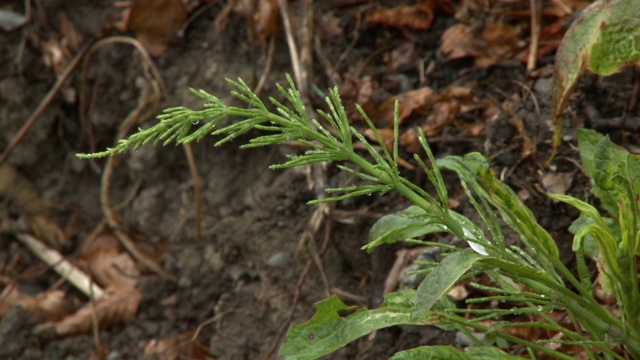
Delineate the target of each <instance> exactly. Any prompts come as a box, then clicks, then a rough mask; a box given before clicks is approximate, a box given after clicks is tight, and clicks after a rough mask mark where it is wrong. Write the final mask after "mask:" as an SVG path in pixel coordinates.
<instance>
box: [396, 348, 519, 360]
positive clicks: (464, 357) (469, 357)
mask: <svg viewBox="0 0 640 360" xmlns="http://www.w3.org/2000/svg"><path fill="white" fill-rule="evenodd" d="M425 359H433V360H436V359H438V360H448V359H450V360H516V359H518V360H521V359H523V358H521V357H518V356H513V355H509V354H507V353H505V352H504V351H502V350H500V349H498V348H495V347H491V346H471V347H468V348H466V349H464V352H463V351H460V350H458V349H455V348H453V347H450V346H421V347H417V348H413V349H410V350H405V351H401V352H399V353H396V354H395V355H394V356H393V357H392V358H391V359H390V360H425Z"/></svg>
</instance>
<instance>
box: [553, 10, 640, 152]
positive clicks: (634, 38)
mask: <svg viewBox="0 0 640 360" xmlns="http://www.w3.org/2000/svg"><path fill="white" fill-rule="evenodd" d="M639 59H640V6H639V5H638V0H598V1H596V2H594V3H593V4H591V5H590V6H588V7H587V8H586V9H585V10H584V11H582V13H581V14H580V15H579V16H578V18H577V19H576V20H575V21H574V23H573V24H572V25H571V27H570V28H569V30H568V31H567V33H566V34H565V36H564V38H563V40H562V43H561V44H560V47H559V48H558V51H557V52H556V62H555V69H554V78H553V114H552V118H553V123H554V126H555V134H554V137H553V146H554V148H557V147H558V146H559V145H560V140H561V135H562V111H563V110H564V108H565V107H566V105H567V101H568V99H569V97H570V96H571V93H573V89H574V88H575V86H576V84H577V82H578V79H579V78H580V76H581V75H582V73H583V72H584V70H588V71H591V72H593V73H595V74H597V75H601V76H608V75H611V74H614V73H616V72H618V71H619V70H620V69H621V68H622V67H623V66H624V65H627V64H634V63H636V64H637V63H638V60H639Z"/></svg>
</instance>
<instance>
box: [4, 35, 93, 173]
mask: <svg viewBox="0 0 640 360" xmlns="http://www.w3.org/2000/svg"><path fill="white" fill-rule="evenodd" d="M93 43H94V41H90V42H89V43H87V45H85V47H83V48H82V50H80V52H79V53H78V54H76V56H75V57H74V58H73V60H71V63H69V65H67V68H66V69H64V72H63V73H62V74H60V76H59V77H58V80H56V83H55V84H54V85H53V87H52V88H51V89H50V90H49V92H48V93H47V95H46V96H45V97H44V99H42V100H41V101H40V104H38V107H37V108H36V109H35V110H34V111H33V113H31V116H29V119H27V121H26V122H25V123H24V125H22V128H20V131H19V132H18V134H16V135H15V136H14V137H13V139H12V140H11V143H10V144H9V146H8V147H7V148H6V149H5V150H4V152H3V153H2V156H1V157H0V165H2V164H3V163H4V162H5V161H6V160H7V158H8V157H9V154H11V152H12V151H13V149H14V148H15V147H16V146H17V145H18V144H19V143H20V141H22V139H23V138H24V137H25V136H26V135H27V133H28V132H29V130H31V127H33V125H34V124H35V123H36V120H38V118H39V117H40V115H42V112H44V109H46V108H47V106H49V104H50V103H51V101H52V100H53V98H54V97H55V96H56V95H57V94H58V92H59V91H60V89H62V86H63V85H64V83H65V82H66V81H67V79H68V78H69V76H70V75H71V73H72V72H73V70H75V68H76V67H77V66H78V64H79V63H80V60H82V58H83V57H84V56H85V54H86V53H87V51H88V50H89V49H90V48H91V46H92V44H93Z"/></svg>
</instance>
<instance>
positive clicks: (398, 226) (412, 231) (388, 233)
mask: <svg viewBox="0 0 640 360" xmlns="http://www.w3.org/2000/svg"><path fill="white" fill-rule="evenodd" d="M443 231H446V228H444V227H443V226H442V225H440V224H438V223H436V222H435V220H434V219H433V217H430V216H429V215H428V214H427V212H426V211H424V210H423V209H422V208H420V207H418V206H415V205H414V206H410V207H408V208H406V209H404V210H402V211H399V212H397V213H395V214H390V215H385V216H383V217H381V218H380V219H379V220H378V221H376V223H375V224H373V226H372V227H371V231H369V243H368V244H367V245H365V246H363V247H362V248H363V249H365V250H372V249H373V248H374V247H376V246H378V245H381V244H392V243H396V242H399V241H404V240H407V239H412V238H416V237H418V236H422V235H425V234H430V233H435V232H443Z"/></svg>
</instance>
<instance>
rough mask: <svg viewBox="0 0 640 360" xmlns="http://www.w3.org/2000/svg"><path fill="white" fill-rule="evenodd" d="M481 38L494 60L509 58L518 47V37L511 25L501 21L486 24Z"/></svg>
mask: <svg viewBox="0 0 640 360" xmlns="http://www.w3.org/2000/svg"><path fill="white" fill-rule="evenodd" d="M482 39H483V40H484V42H485V44H486V45H487V48H488V52H489V53H490V54H491V55H492V56H493V57H495V58H496V60H507V59H510V58H511V57H512V56H513V55H515V53H516V52H517V50H519V48H520V46H519V37H518V34H517V33H516V31H515V29H514V28H513V26H510V25H507V24H505V23H502V22H497V23H493V24H491V25H489V26H487V27H486V28H485V29H484V31H483V32H482Z"/></svg>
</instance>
